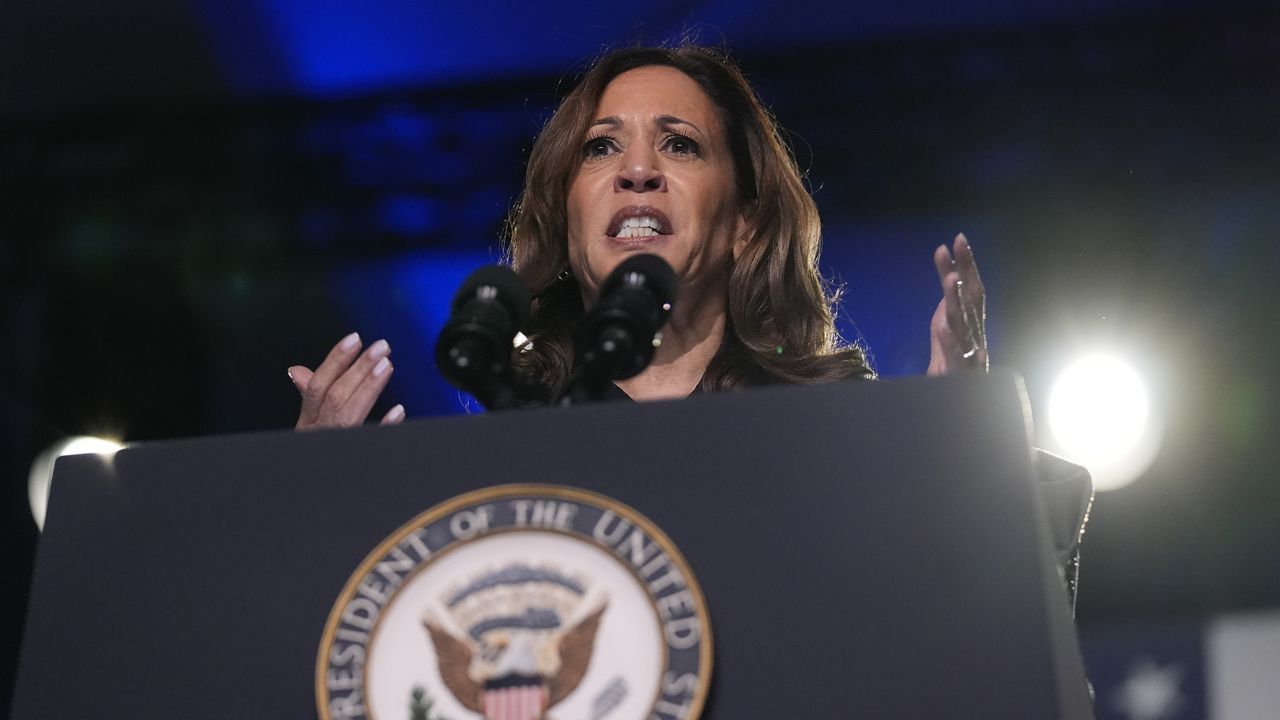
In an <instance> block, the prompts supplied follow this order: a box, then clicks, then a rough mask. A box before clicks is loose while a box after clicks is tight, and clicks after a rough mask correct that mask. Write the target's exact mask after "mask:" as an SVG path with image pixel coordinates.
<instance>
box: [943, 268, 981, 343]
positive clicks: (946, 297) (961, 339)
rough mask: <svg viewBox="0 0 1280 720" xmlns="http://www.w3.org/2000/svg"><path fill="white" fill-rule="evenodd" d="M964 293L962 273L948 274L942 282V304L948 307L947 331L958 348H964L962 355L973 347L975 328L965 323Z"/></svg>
mask: <svg viewBox="0 0 1280 720" xmlns="http://www.w3.org/2000/svg"><path fill="white" fill-rule="evenodd" d="M963 292H964V281H962V280H961V279H960V273H958V272H954V271H953V272H950V273H947V277H946V278H945V279H944V280H943V281H942V302H943V303H944V305H945V307H946V310H945V313H944V315H945V318H946V323H947V330H948V331H949V332H950V334H951V336H952V337H953V338H955V343H956V345H957V347H959V348H962V349H961V350H960V354H961V355H963V354H964V352H966V351H967V350H968V349H969V348H970V347H972V342H971V341H972V340H973V328H971V327H970V326H969V324H968V323H967V322H966V321H965V316H964V303H963V302H962V298H961V294H962V293H963ZM956 359H957V360H958V359H959V358H956Z"/></svg>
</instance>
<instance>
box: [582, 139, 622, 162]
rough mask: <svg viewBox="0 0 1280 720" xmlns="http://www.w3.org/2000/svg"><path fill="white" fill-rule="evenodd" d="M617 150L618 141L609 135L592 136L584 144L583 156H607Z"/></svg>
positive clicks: (588, 157) (590, 157) (591, 157)
mask: <svg viewBox="0 0 1280 720" xmlns="http://www.w3.org/2000/svg"><path fill="white" fill-rule="evenodd" d="M617 151H618V142H617V141H616V140H614V139H613V138H611V137H609V136H608V135H599V136H597V137H593V138H590V139H588V140H587V141H586V142H585V143H583V145H582V156H583V157H585V158H587V159H588V160H590V159H593V158H602V157H607V156H609V155H612V154H614V153H615V152H617Z"/></svg>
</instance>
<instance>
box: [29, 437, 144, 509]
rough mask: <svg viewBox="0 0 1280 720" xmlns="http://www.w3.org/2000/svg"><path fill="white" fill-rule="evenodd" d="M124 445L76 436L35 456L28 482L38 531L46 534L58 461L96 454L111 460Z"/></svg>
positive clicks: (103, 439) (108, 439) (107, 439)
mask: <svg viewBox="0 0 1280 720" xmlns="http://www.w3.org/2000/svg"><path fill="white" fill-rule="evenodd" d="M123 448H124V445H123V444H122V443H120V442H118V441H116V440H112V439H110V438H101V437H92V436H88V435H77V436H72V437H68V438H63V439H62V440H59V441H58V442H56V443H54V444H53V445H50V446H49V447H48V448H46V449H45V451H44V452H42V453H40V454H39V455H38V456H36V459H35V462H33V463H31V474H30V475H29V476H28V479H27V500H28V501H29V502H30V503H31V517H33V518H34V519H35V521H36V527H37V528H38V529H40V530H41V531H43V530H44V519H45V514H46V512H47V510H48V507H49V489H50V487H51V486H52V484H53V466H54V463H55V462H57V460H58V458H60V457H63V456H64V455H87V454H91V453H97V454H98V455H103V456H106V457H110V456H112V455H115V454H116V452H117V451H119V450H121V449H123Z"/></svg>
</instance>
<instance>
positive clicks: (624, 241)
mask: <svg viewBox="0 0 1280 720" xmlns="http://www.w3.org/2000/svg"><path fill="white" fill-rule="evenodd" d="M669 237H671V236H670V235H648V236H645V237H628V238H623V237H614V236H612V235H605V238H606V239H608V240H609V242H611V243H613V244H614V245H619V246H621V247H639V246H643V245H652V244H653V243H656V242H658V241H660V240H666V239H667V238H669Z"/></svg>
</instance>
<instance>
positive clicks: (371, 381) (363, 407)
mask: <svg viewBox="0 0 1280 720" xmlns="http://www.w3.org/2000/svg"><path fill="white" fill-rule="evenodd" d="M363 360H364V358H361V361H363ZM357 364H358V363H357ZM354 370H355V368H353V369H352V372H354ZM393 372H395V368H394V367H392V365H391V358H389V357H387V356H386V355H383V356H382V357H380V358H378V360H377V362H375V363H374V366H373V367H372V368H370V369H369V372H368V373H366V374H365V375H364V377H363V379H361V381H360V383H359V384H358V385H356V387H355V388H354V389H353V390H352V392H351V395H350V396H348V397H347V399H346V400H345V401H344V402H343V404H342V406H341V407H340V408H339V409H338V411H337V413H336V414H335V416H334V417H335V419H336V420H337V421H338V423H339V424H340V425H344V426H350V425H359V424H360V423H362V422H364V420H365V418H367V417H369V411H370V410H373V404H374V403H376V402H377V401H378V396H379V395H381V394H382V391H383V390H384V389H385V388H386V387H387V381H388V380H390V379H391V373H393Z"/></svg>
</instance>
